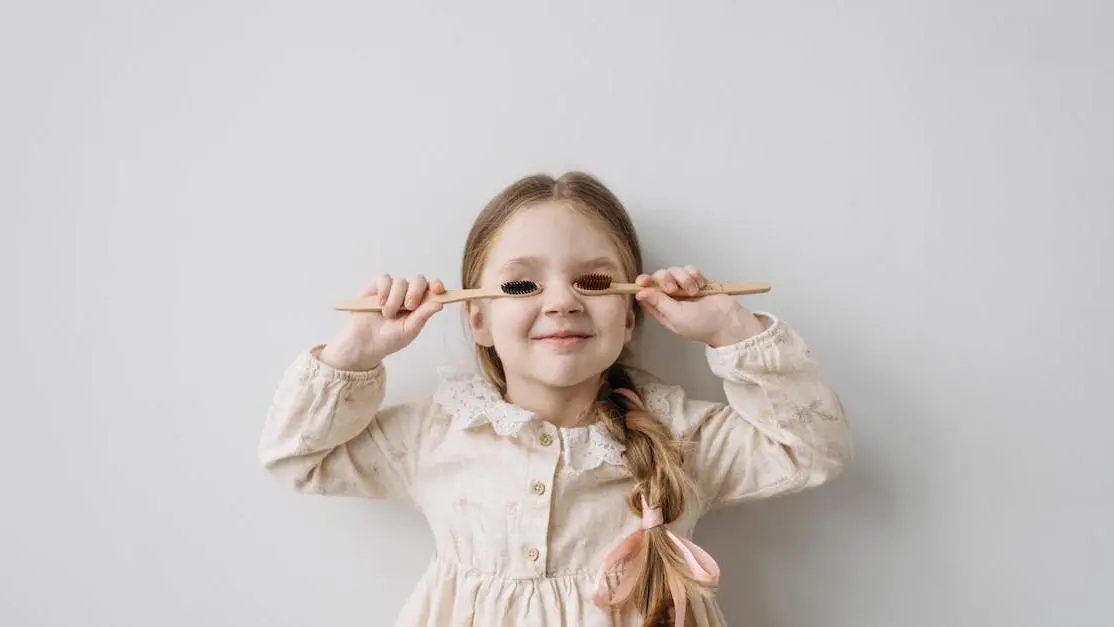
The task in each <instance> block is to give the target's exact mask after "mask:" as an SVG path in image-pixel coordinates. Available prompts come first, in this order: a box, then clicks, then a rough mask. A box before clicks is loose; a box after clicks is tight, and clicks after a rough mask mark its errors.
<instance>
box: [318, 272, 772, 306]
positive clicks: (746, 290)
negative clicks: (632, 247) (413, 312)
mask: <svg viewBox="0 0 1114 627" xmlns="http://www.w3.org/2000/svg"><path fill="white" fill-rule="evenodd" d="M573 288H574V289H575V290H577V291H578V292H580V293H581V294H584V295H586V296H604V295H608V294H624V295H629V294H637V293H638V292H640V291H642V290H644V289H647V288H644V287H642V286H641V285H638V284H636V283H616V282H614V281H612V279H611V277H610V276H608V275H606V274H585V275H583V276H581V277H579V278H577V279H576V280H575V281H573ZM770 289H771V287H770V286H769V285H768V284H766V283H732V282H719V281H710V282H708V283H707V284H705V285H704V287H703V288H701V289H700V291H699V292H697V293H696V294H692V295H690V294H688V293H680V294H674V295H673V298H678V299H689V298H700V297H701V296H711V295H713V294H731V295H740V294H765V293H766V292H769V291H770ZM541 291H542V288H541V286H540V285H538V284H537V283H535V282H534V281H525V280H516V281H505V282H503V283H501V284H500V285H499V289H497V290H490V289H464V290H449V291H447V292H444V293H441V294H434V293H432V292H428V293H427V294H426V297H425V299H423V301H422V302H425V301H426V300H435V301H437V302H439V303H445V304H447V303H456V302H460V301H465V300H472V299H476V298H505V297H511V298H523V297H527V296H533V295H535V294H540V293H541ZM333 309H336V310H337V311H381V310H382V309H383V305H381V304H379V295H378V294H374V295H371V296H360V297H358V298H352V299H349V300H345V301H342V302H339V303H337V304H335V305H333ZM404 311H405V308H404Z"/></svg>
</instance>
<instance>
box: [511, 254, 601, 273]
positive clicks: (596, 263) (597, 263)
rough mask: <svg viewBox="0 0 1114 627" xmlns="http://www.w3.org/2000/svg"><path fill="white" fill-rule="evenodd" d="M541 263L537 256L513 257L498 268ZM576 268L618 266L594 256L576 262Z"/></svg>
mask: <svg viewBox="0 0 1114 627" xmlns="http://www.w3.org/2000/svg"><path fill="white" fill-rule="evenodd" d="M541 265H543V262H542V260H541V259H539V258H538V257H515V258H513V259H511V260H509V261H507V262H506V263H504V264H503V265H502V266H501V267H500V268H501V269H504V270H505V269H507V268H513V267H515V266H526V267H530V268H534V267H538V266H541ZM576 268H577V269H579V270H586V269H591V270H595V269H597V268H609V269H611V270H615V271H619V266H618V265H616V264H615V262H614V261H613V260H611V259H610V258H608V257H596V258H594V259H588V260H586V261H582V262H580V263H577V264H576Z"/></svg>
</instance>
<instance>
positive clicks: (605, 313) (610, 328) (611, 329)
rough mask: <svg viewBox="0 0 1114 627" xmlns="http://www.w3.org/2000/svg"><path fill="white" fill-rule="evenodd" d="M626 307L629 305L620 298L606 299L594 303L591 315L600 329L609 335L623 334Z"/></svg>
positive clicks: (625, 321)
mask: <svg viewBox="0 0 1114 627" xmlns="http://www.w3.org/2000/svg"><path fill="white" fill-rule="evenodd" d="M601 301H602V299H601ZM628 309H629V305H628V304H627V302H626V301H625V300H623V299H622V298H615V299H614V300H612V299H608V300H607V301H604V302H600V303H598V304H597V305H596V307H595V308H594V309H593V312H592V317H593V318H595V320H596V324H597V325H598V326H599V327H600V329H601V330H606V332H607V333H608V334H610V335H623V334H624V333H625V332H626V326H627V311H628Z"/></svg>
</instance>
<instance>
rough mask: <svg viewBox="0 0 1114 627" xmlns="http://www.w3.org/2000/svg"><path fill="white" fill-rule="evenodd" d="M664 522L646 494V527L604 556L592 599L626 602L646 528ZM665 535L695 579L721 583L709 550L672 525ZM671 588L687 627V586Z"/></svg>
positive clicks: (640, 564) (678, 618) (680, 626)
mask: <svg viewBox="0 0 1114 627" xmlns="http://www.w3.org/2000/svg"><path fill="white" fill-rule="evenodd" d="M615 392H617V393H619V394H622V395H623V396H625V397H627V398H628V399H630V400H631V401H632V402H633V403H634V404H635V405H637V406H638V407H639V408H641V407H642V402H641V400H639V398H638V396H637V395H636V394H635V393H634V392H632V391H631V390H628V389H626V388H621V389H616V390H615ZM662 525H664V515H663V514H662V509H661V508H660V507H655V508H653V509H651V508H650V507H649V504H647V503H646V496H645V495H643V496H642V528H641V529H637V530H635V531H634V532H633V533H631V534H630V535H628V536H627V537H625V538H623V539H622V540H620V541H619V544H618V545H616V547H615V548H613V549H612V550H611V552H610V553H608V554H607V556H606V557H604V559H603V565H602V566H600V571H599V575H598V576H597V578H596V579H597V582H596V593H595V595H594V596H593V597H592V601H593V602H594V603H595V604H596V605H597V606H598V607H600V608H601V609H604V610H607V609H608V606H617V605H622V604H623V603H624V602H626V600H627V598H628V597H629V596H630V594H631V591H632V590H633V589H634V584H635V582H636V581H637V580H638V573H639V572H640V571H641V570H642V569H643V568H644V567H645V560H644V559H642V558H641V557H640V556H639V554H640V553H641V551H640V549H641V548H642V543H643V542H644V541H645V536H646V531H647V530H650V529H653V528H654V527H658V526H662ZM665 534H666V536H667V537H668V538H669V540H670V542H672V543H673V546H675V547H677V550H678V551H679V552H680V553H681V557H682V558H683V559H684V561H685V566H686V567H687V568H688V569H689V571H690V573H691V574H692V576H693V578H694V579H696V580H697V581H701V582H703V583H705V584H708V585H710V586H717V585H719V564H717V563H716V560H715V559H713V558H712V556H711V555H709V554H708V553H707V551H705V550H704V549H702V548H700V547H699V546H697V545H696V544H695V543H694V542H692V541H691V540H689V539H688V538H685V537H683V536H680V535H678V534H677V533H675V532H674V531H673V530H672V529H670V528H669V527H665ZM628 562H629V563H628ZM619 564H623V565H624V569H623V573H622V574H621V575H620V576H619V584H618V585H617V586H616V587H615V590H614V592H612V593H610V594H608V589H607V582H606V581H605V579H604V576H605V574H606V573H607V572H608V571H609V570H611V569H612V568H613V567H614V566H616V565H619ZM669 591H670V593H671V594H672V595H673V614H674V624H675V625H676V627H684V625H685V619H686V614H687V612H688V599H687V598H686V597H685V590H684V587H683V586H681V585H679V584H676V583H672V584H670V587H669Z"/></svg>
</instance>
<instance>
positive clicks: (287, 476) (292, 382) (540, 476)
mask: <svg viewBox="0 0 1114 627" xmlns="http://www.w3.org/2000/svg"><path fill="white" fill-rule="evenodd" d="M764 317H765V321H766V323H767V325H768V328H767V329H766V331H764V332H763V333H761V334H760V335H757V336H755V337H752V338H750V339H748V340H745V341H743V342H740V343H738V344H734V345H731V346H724V347H719V348H711V347H708V348H707V360H708V364H709V365H710V367H711V371H712V372H713V373H714V374H715V375H716V376H718V377H720V378H721V379H722V380H723V386H724V389H725V391H726V396H727V399H728V401H729V405H724V404H719V403H713V402H707V401H701V400H696V399H692V398H689V397H688V396H687V395H686V394H685V391H684V390H683V389H681V388H680V387H677V386H673V385H666V384H662V383H656V382H646V383H642V384H640V385H639V386H638V388H639V390H638V391H639V392H640V394H641V395H642V398H643V399H644V401H645V402H646V405H647V408H648V409H650V410H651V411H652V412H653V413H654V414H656V415H657V417H659V418H660V419H661V420H662V421H663V422H664V423H666V424H667V425H669V427H670V428H671V429H672V431H673V433H674V434H676V436H677V437H679V438H684V439H688V440H692V441H693V442H694V443H695V444H694V446H693V448H692V449H690V451H689V452H688V454H687V458H686V464H685V465H686V469H687V470H688V472H689V473H690V474H691V476H692V478H693V479H694V485H695V489H696V492H697V493H696V494H693V495H691V496H690V497H689V500H688V506H687V511H686V512H685V514H684V515H683V516H682V517H681V518H680V519H679V520H677V521H674V522H673V523H672V524H671V527H672V528H673V529H674V530H675V531H676V532H678V533H680V534H683V535H684V536H687V537H689V538H691V537H692V531H693V527H694V525H695V524H696V522H697V520H698V519H699V518H700V517H701V516H702V515H703V514H704V513H705V512H707V511H708V510H709V509H711V508H713V507H718V506H724V505H730V504H735V503H740V502H742V501H746V500H748V499H757V498H763V497H769V496H773V495H775V494H780V493H786V492H791V491H795V490H800V489H803V488H807V487H810V486H815V485H819V484H821V483H824V482H826V481H828V480H830V479H831V478H832V477H834V476H835V475H836V474H837V473H839V471H840V470H841V469H842V468H843V467H844V466H845V464H847V463H848V461H849V460H850V458H851V451H852V447H851V439H850V432H849V426H848V421H847V419H846V417H845V415H844V410H843V408H842V406H841V404H840V401H839V399H838V397H837V396H836V394H835V393H834V392H833V391H832V390H831V389H830V388H829V387H828V385H827V383H826V382H825V378H824V375H823V374H822V372H821V369H820V367H819V365H818V364H817V362H816V360H815V359H814V358H813V356H812V354H811V353H810V351H809V350H808V348H807V347H806V346H805V343H804V342H803V341H802V339H801V337H800V336H799V335H798V334H797V333H796V332H794V331H793V330H792V329H791V328H790V327H789V326H788V325H787V324H786V323H785V322H784V321H781V320H778V319H777V318H775V317H773V316H770V315H768V314H764ZM320 348H321V347H320V346H315V347H313V348H310V349H308V350H306V351H305V352H304V353H303V354H301V355H300V356H299V357H298V358H297V359H296V361H295V362H294V363H293V364H292V365H291V366H290V367H289V368H288V369H287V371H286V373H285V375H284V378H283V379H282V381H281V383H280V385H279V387H278V389H277V391H276V393H275V395H274V400H273V402H272V404H271V406H270V410H269V412H268V415H267V421H266V425H265V427H264V430H263V436H262V442H261V444H260V451H259V452H260V455H261V457H262V461H263V463H264V465H265V466H266V468H267V469H269V470H270V472H271V473H273V474H274V475H275V476H276V477H277V478H278V479H279V480H281V481H282V482H283V483H285V484H286V485H288V486H290V487H291V488H292V489H294V490H297V491H300V492H307V493H313V494H330V495H347V496H359V497H367V498H372V499H392V500H397V501H402V502H405V503H409V504H411V505H413V506H415V507H417V508H419V509H420V510H421V511H422V512H423V513H424V514H425V517H426V519H427V520H428V521H429V525H430V527H431V529H432V531H433V536H434V541H435V547H436V548H435V553H434V556H433V558H432V560H431V562H430V564H429V566H428V569H427V570H426V572H425V574H424V575H423V576H422V577H421V579H420V581H419V582H418V584H417V587H416V588H415V589H414V591H413V593H412V594H411V596H410V598H409V600H408V601H407V603H406V605H405V606H404V608H403V610H402V612H401V615H400V616H399V618H398V622H397V623H396V624H397V625H400V626H406V627H411V626H419V625H420V626H422V627H426V626H435V627H449V626H452V627H457V626H462V625H480V626H483V627H494V626H504V625H505V626H512V625H513V626H523V625H529V626H536V627H558V626H574V625H576V626H587V627H604V626H634V625H640V624H641V623H640V622H639V621H638V619H637V617H634V616H620V615H618V614H615V613H613V612H605V611H603V610H601V609H600V608H598V607H596V606H595V605H594V604H593V603H592V595H593V593H594V591H595V585H596V581H595V576H596V574H597V571H598V569H599V566H600V563H601V561H602V560H603V558H604V555H605V554H606V553H607V552H608V551H609V550H610V549H611V548H612V547H613V546H614V545H615V544H616V543H617V542H618V541H619V540H620V539H621V538H622V537H624V536H626V535H627V534H629V533H631V532H632V531H634V530H636V529H638V528H639V527H640V519H639V518H638V517H636V516H635V515H634V514H633V513H631V511H630V509H629V508H628V507H627V505H626V502H625V498H626V497H627V495H628V493H629V491H630V488H631V485H632V480H631V478H630V475H629V474H628V473H627V471H626V470H625V468H624V466H623V458H622V451H623V447H622V446H621V445H620V444H619V443H617V442H615V441H614V440H612V439H611V438H610V437H609V436H608V434H607V432H606V430H605V429H604V428H603V427H602V426H600V425H591V426H584V427H574V428H558V427H555V426H553V425H552V424H550V423H548V422H545V421H543V420H539V419H536V418H535V416H534V415H533V414H532V413H530V412H528V411H526V410H524V409H522V408H520V407H517V406H515V405H512V404H509V403H507V402H505V401H503V400H502V398H501V397H500V395H499V394H498V393H497V392H496V391H495V390H494V389H493V388H492V387H491V386H489V385H488V384H487V383H486V381H485V379H483V378H482V377H480V376H478V375H471V374H446V375H444V377H443V380H442V381H441V383H440V386H439V387H438V389H437V391H436V393H435V394H434V395H433V396H432V398H429V399H427V400H425V401H424V402H417V403H408V404H397V405H392V406H384V404H383V399H384V391H385V381H386V373H385V370H384V367H383V366H382V365H380V366H378V367H377V368H376V369H374V370H371V371H366V372H350V371H340V370H336V369H333V368H331V367H329V366H327V365H325V364H324V363H322V362H320V361H319V360H318V359H317V354H318V351H319V350H320ZM607 579H608V581H609V582H610V583H611V584H612V585H613V584H614V583H615V575H614V573H612V574H609V575H608V577H607ZM720 585H721V587H725V588H727V589H730V587H731V586H733V585H737V582H731V581H729V580H727V581H721V582H720ZM689 608H690V610H691V612H692V614H691V616H692V617H693V618H694V619H695V620H691V621H689V622H688V623H687V624H688V625H693V624H695V625H699V626H705V625H724V624H725V621H724V618H723V615H722V614H721V612H720V610H719V607H718V605H717V604H716V603H715V602H714V601H701V600H696V601H694V602H691V603H690V604H689Z"/></svg>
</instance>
